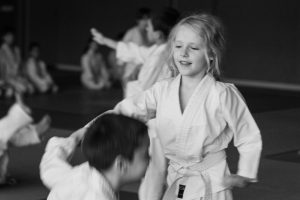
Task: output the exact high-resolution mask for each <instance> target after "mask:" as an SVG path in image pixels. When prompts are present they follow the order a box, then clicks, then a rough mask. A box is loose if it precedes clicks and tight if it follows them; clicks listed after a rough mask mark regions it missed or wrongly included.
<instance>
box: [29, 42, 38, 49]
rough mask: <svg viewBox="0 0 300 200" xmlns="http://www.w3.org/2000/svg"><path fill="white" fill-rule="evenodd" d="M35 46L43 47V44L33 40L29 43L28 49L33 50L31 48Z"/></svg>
mask: <svg viewBox="0 0 300 200" xmlns="http://www.w3.org/2000/svg"><path fill="white" fill-rule="evenodd" d="M34 48H41V45H40V44H39V43H38V42H31V43H30V44H29V48H28V50H29V51H31V50H32V49H34Z"/></svg>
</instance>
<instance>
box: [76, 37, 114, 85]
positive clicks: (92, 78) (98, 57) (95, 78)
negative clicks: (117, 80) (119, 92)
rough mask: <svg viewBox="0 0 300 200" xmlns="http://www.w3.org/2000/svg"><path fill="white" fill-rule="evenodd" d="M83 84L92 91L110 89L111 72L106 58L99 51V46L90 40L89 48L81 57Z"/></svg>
mask: <svg viewBox="0 0 300 200" xmlns="http://www.w3.org/2000/svg"><path fill="white" fill-rule="evenodd" d="M81 67H82V74H81V82H82V84H83V86H85V87H86V88H87V89H91V90H100V89H104V88H109V87H110V85H111V83H110V81H109V72H108V70H107V67H106V64H105V61H104V58H103V56H102V54H101V52H100V51H99V45H98V44H97V43H96V42H94V41H93V40H92V39H89V41H88V44H87V48H86V50H85V52H84V54H83V55H82V57H81Z"/></svg>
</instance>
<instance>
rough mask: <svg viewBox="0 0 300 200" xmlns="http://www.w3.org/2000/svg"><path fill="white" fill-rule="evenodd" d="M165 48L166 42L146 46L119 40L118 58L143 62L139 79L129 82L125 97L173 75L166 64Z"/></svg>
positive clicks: (137, 62)
mask: <svg viewBox="0 0 300 200" xmlns="http://www.w3.org/2000/svg"><path fill="white" fill-rule="evenodd" d="M165 50H166V44H161V45H152V46H151V47H145V46H138V45H136V44H134V43H124V42H118V45H117V48H116V53H117V58H118V59H120V60H121V61H123V62H134V63H136V64H142V67H141V69H140V72H139V75H138V78H137V80H135V81H129V82H128V83H127V86H126V88H125V97H129V96H132V95H135V94H137V93H139V92H142V91H144V90H146V89H148V88H150V87H151V86H152V85H153V84H154V83H156V82H157V81H159V80H162V79H165V78H170V77H171V75H172V74H171V71H170V70H169V68H168V66H167V64H166V60H167V53H166V51H165Z"/></svg>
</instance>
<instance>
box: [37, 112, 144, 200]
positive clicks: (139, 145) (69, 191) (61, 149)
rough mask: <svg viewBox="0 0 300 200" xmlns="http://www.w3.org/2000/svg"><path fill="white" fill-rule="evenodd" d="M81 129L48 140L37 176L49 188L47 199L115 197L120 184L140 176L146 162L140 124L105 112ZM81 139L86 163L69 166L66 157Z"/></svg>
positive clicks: (111, 199) (105, 198)
mask: <svg viewBox="0 0 300 200" xmlns="http://www.w3.org/2000/svg"><path fill="white" fill-rule="evenodd" d="M84 129H87V131H86V132H84V131H81V130H79V131H77V132H75V133H73V134H72V135H71V136H69V137H68V138H58V137H54V138H52V139H50V140H49V142H48V144H47V147H46V150H45V154H44V156H43V158H42V160H41V164H40V173H41V179H42V181H43V182H44V184H45V185H46V186H47V187H48V188H49V189H50V194H49V196H48V200H52V199H53V200H65V199H72V200H76V199H78V200H79V199H80V200H117V199H118V194H117V192H118V191H119V190H120V188H121V187H122V186H123V185H125V184H128V183H130V182H134V181H138V180H140V179H141V178H142V177H143V176H144V174H145V171H146V168H147V166H148V162H149V154H148V147H149V137H148V134H147V126H146V125H145V124H144V123H142V122H140V121H138V120H135V119H132V118H129V117H126V116H122V115H116V114H105V115H102V116H100V117H98V118H96V119H95V120H93V121H92V122H91V123H90V124H89V125H88V126H86V127H85V128H84ZM82 138H83V139H82ZM81 139H82V142H81V144H82V147H81V149H82V152H83V154H84V156H85V158H86V159H87V162H85V163H83V164H81V165H78V166H76V167H72V166H71V165H70V164H68V163H67V161H66V160H67V158H68V157H69V156H70V154H71V153H72V152H73V151H74V149H75V147H76V146H77V144H78V143H79V142H80V141H81Z"/></svg>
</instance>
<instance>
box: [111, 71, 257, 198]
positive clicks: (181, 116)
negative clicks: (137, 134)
mask: <svg viewBox="0 0 300 200" xmlns="http://www.w3.org/2000/svg"><path fill="white" fill-rule="evenodd" d="M180 81H181V75H179V76H177V77H176V78H173V79H168V80H165V81H161V82H158V83H156V84H155V85H154V86H153V87H152V88H150V89H149V90H146V91H145V92H143V93H141V94H138V95H135V96H132V97H130V98H127V99H125V100H123V101H122V102H120V103H119V104H117V105H116V107H115V108H114V110H113V111H112V112H116V113H122V114H125V115H128V116H132V117H135V118H138V119H141V120H143V121H147V120H149V119H152V118H154V117H156V120H155V123H156V126H155V127H156V132H157V136H158V137H159V139H160V141H161V144H162V147H163V154H164V155H165V157H166V158H167V159H168V161H169V162H168V175H167V184H168V186H169V187H171V186H172V185H173V187H172V188H173V189H174V185H175V190H174V191H173V192H171V195H173V196H174V197H173V199H175V196H177V195H179V193H182V192H183V197H182V198H179V199H183V200H192V199H200V198H203V199H215V200H228V199H231V195H230V191H229V190H228V188H226V187H225V186H224V185H223V179H224V176H226V175H229V174H230V172H229V169H228V166H227V162H226V159H225V151H224V150H225V148H226V147H227V146H228V143H229V142H230V141H231V139H232V138H234V145H235V146H236V147H237V148H238V151H239V154H240V158H239V163H238V172H237V174H238V175H240V176H244V177H248V178H251V179H253V180H256V177H257V170H258V165H259V159H260V153H261V149H262V141H261V135H260V131H259V129H258V127H257V125H256V123H255V121H254V119H253V117H252V115H251V113H250V112H249V110H248V108H247V106H246V104H245V102H244V99H243V97H242V96H241V94H240V93H239V92H238V90H237V89H236V87H235V86H234V85H232V84H228V83H222V82H217V81H216V80H215V79H214V78H213V77H212V76H211V75H206V76H205V77H204V78H203V80H201V82H200V83H199V85H198V86H197V88H196V89H195V91H194V93H193V95H192V96H191V97H190V99H189V102H188V104H187V106H186V108H185V110H184V112H182V111H181V108H180V103H179V88H180ZM156 153H158V154H159V151H158V152H156ZM154 156H155V155H154ZM152 157H153V155H152ZM161 162H164V161H163V160H162V159H161ZM157 166H164V165H163V164H161V165H160V164H158V165H157ZM149 171H150V172H149ZM155 171H158V172H159V173H161V172H162V171H163V169H155V168H152V167H151V163H150V166H149V168H148V171H147V173H146V177H145V181H144V182H143V185H144V186H143V187H141V192H140V197H141V198H140V199H141V200H146V199H147V200H148V199H149V200H150V199H151V200H154V199H160V196H161V195H162V193H163V190H162V189H163V186H162V185H159V184H162V183H163V181H162V180H159V178H154V179H153V178H152V177H157V176H154V175H153V174H155ZM161 177H162V178H164V176H161ZM179 185H181V186H179ZM179 187H180V189H181V190H180V189H179ZM183 187H185V188H184V190H182V189H183ZM151 195H152V196H151Z"/></svg>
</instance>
